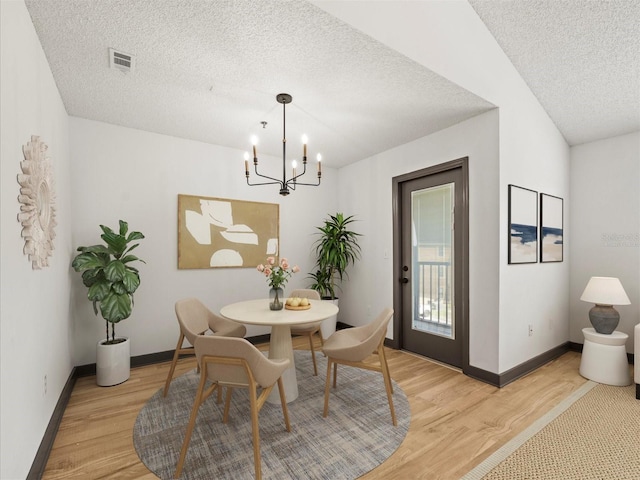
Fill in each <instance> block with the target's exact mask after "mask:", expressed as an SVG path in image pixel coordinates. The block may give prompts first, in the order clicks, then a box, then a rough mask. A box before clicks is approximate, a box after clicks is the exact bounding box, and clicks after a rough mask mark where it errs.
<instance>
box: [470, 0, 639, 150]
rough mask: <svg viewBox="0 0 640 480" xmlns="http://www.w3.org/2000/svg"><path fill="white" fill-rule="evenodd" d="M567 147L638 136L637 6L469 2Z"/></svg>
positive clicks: (631, 2)
mask: <svg viewBox="0 0 640 480" xmlns="http://www.w3.org/2000/svg"><path fill="white" fill-rule="evenodd" d="M469 3H470V4H471V6H472V7H473V8H474V10H475V11H476V12H477V13H478V15H479V16H480V18H481V19H482V21H483V22H484V23H485V25H486V26H487V28H488V29H489V31H490V32H491V34H492V35H493V36H494V37H495V38H496V40H497V41H498V43H499V44H500V46H501V47H502V50H503V51H504V52H505V53H506V55H507V56H508V57H509V58H510V60H511V62H512V63H513V65H514V66H515V67H516V69H517V70H518V72H519V73H520V75H521V76H522V78H523V79H524V80H525V82H526V83H527V84H528V85H529V88H530V89H531V91H532V92H533V93H534V95H535V96H536V97H537V98H538V101H539V102H540V104H541V105H542V106H543V108H544V109H545V110H546V111H547V113H548V114H549V116H550V117H551V118H552V119H553V121H554V122H555V124H556V126H557V127H558V129H559V130H560V131H561V132H562V134H563V135H564V137H565V139H566V140H567V142H568V143H569V144H570V145H577V144H581V143H585V142H590V141H593V140H597V139H601V138H606V137H611V136H614V135H620V134H624V133H629V132H632V131H637V130H640V1H639V0H513V1H500V0H469Z"/></svg>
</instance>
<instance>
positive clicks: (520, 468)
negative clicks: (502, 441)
mask: <svg viewBox="0 0 640 480" xmlns="http://www.w3.org/2000/svg"><path fill="white" fill-rule="evenodd" d="M476 479H483V480H515V479H527V480H614V479H615V480H638V479H640V400H636V398H635V385H631V386H628V387H613V386H609V385H600V384H597V383H594V382H587V383H586V384H585V385H584V386H583V387H581V388H580V389H579V390H578V391H576V392H575V393H574V394H573V395H572V396H571V397H570V398H568V399H567V400H565V401H564V402H563V403H561V404H560V405H558V406H557V407H556V408H554V409H553V410H552V411H551V412H549V413H548V414H547V415H545V416H544V417H542V418H541V419H539V420H538V421H536V422H535V423H534V424H533V425H532V426H531V427H529V428H528V429H527V430H525V431H524V432H523V433H522V434H520V435H518V436H517V437H516V438H514V439H513V440H512V441H511V442H509V443H507V444H506V445H504V446H503V447H502V448H501V449H500V450H498V451H497V452H495V453H494V454H493V455H492V456H490V457H489V458H487V459H486V460H485V461H484V462H483V463H482V464H480V465H479V466H478V467H476V468H475V469H473V470H472V471H471V472H469V473H468V474H467V475H465V476H464V477H463V480H476Z"/></svg>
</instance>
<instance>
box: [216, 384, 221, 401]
mask: <svg viewBox="0 0 640 480" xmlns="http://www.w3.org/2000/svg"><path fill="white" fill-rule="evenodd" d="M216 403H218V404H220V403H222V387H218V398H217V399H216Z"/></svg>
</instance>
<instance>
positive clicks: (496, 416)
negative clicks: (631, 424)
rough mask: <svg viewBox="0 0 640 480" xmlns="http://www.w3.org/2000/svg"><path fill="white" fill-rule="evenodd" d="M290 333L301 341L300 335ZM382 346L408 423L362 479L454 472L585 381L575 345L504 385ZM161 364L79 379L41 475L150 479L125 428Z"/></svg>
mask: <svg viewBox="0 0 640 480" xmlns="http://www.w3.org/2000/svg"><path fill="white" fill-rule="evenodd" d="M294 342H295V345H296V348H304V344H305V342H306V339H303V338H302V337H299V338H296V339H294ZM318 346H319V341H318ZM387 355H388V360H389V368H390V370H391V376H392V377H393V379H394V380H395V381H396V382H397V383H398V384H399V385H400V386H401V387H402V389H403V390H404V392H405V394H406V395H407V397H408V399H409V405H410V407H411V425H410V427H409V432H408V434H407V437H406V438H405V440H404V442H403V443H402V445H401V446H400V448H398V450H397V451H396V452H395V453H394V454H393V455H392V456H391V457H390V458H389V459H388V460H387V461H386V462H384V463H383V464H382V465H380V466H379V467H378V468H376V469H375V470H372V471H371V472H369V473H367V474H366V475H364V476H363V477H361V478H362V479H364V480H378V479H385V480H386V479H409V478H410V479H425V480H426V479H429V480H434V479H459V478H460V477H461V476H463V475H464V474H465V473H467V472H468V471H469V470H471V469H473V467H475V466H476V465H478V464H479V463H480V462H482V460H484V459H485V458H486V457H488V456H489V455H490V454H491V453H493V452H494V451H495V450H497V449H498V448H499V447H500V446H502V445H503V444H504V443H506V442H507V441H508V440H510V439H511V438H513V437H514V436H515V435H517V434H518V433H519V432H521V431H522V430H524V429H525V428H526V427H528V426H529V425H530V424H531V423H533V422H534V421H535V420H536V419H538V418H539V417H541V416H542V415H544V414H545V413H546V412H548V411H549V410H551V409H552V408H553V407H554V406H555V405H557V404H558V403H559V402H560V401H561V400H563V399H564V398H566V397H567V396H568V395H570V394H571V393H572V392H573V391H574V390H576V389H577V388H579V387H580V386H581V385H582V384H583V383H585V382H586V380H585V379H584V378H582V377H581V376H580V375H579V373H578V368H579V364H580V354H579V353H576V352H568V353H566V354H564V355H563V356H561V357H560V358H558V359H556V360H554V361H552V362H550V363H548V364H546V365H544V366H543V367H541V368H539V369H538V370H536V371H535V372H533V373H531V374H529V375H527V376H525V377H523V378H521V379H519V380H517V381H515V382H513V383H511V384H509V385H507V386H506V387H503V388H502V389H498V388H495V387H492V386H490V385H487V384H485V383H482V382H480V381H477V380H474V379H472V378H469V377H467V376H465V375H463V374H461V373H459V372H457V371H455V370H453V369H450V368H447V367H444V366H441V365H438V364H436V363H433V362H431V361H429V360H426V359H423V358H421V357H418V356H415V355H412V354H409V353H406V352H402V351H398V350H390V349H387ZM193 368H195V359H193V357H191V358H186V359H182V360H180V361H179V363H178V367H177V368H176V376H178V375H180V374H182V373H184V372H186V371H188V370H190V369H193ZM168 369H169V363H162V364H157V365H152V366H147V367H140V368H135V369H132V370H131V378H130V379H129V380H128V381H126V382H125V383H123V384H122V385H118V386H115V387H109V388H104V387H98V386H96V385H95V377H85V378H80V379H78V381H77V382H76V385H75V387H74V390H73V393H72V395H71V399H70V401H69V405H68V406H67V409H66V411H65V414H64V417H63V419H62V423H61V425H60V429H59V431H58V435H57V436H56V439H55V443H54V446H53V449H52V451H51V455H50V457H49V461H48V463H47V467H46V471H45V474H44V476H43V478H44V479H45V480H46V479H51V480H52V479H62V478H64V479H83V480H84V479H99V478H117V479H154V478H157V477H156V476H155V475H153V474H152V473H151V472H149V470H147V468H146V467H145V466H144V465H143V464H142V462H140V460H139V459H138V455H137V454H136V451H135V449H134V446H133V438H132V432H133V425H134V422H135V420H136V416H137V415H138V412H139V411H140V409H141V408H142V407H143V405H144V404H145V402H146V401H147V400H148V399H149V398H150V397H151V396H152V395H153V394H154V393H155V392H156V391H157V390H158V389H160V388H162V387H163V384H164V381H165V379H166V375H167V371H168ZM321 375H322V373H321ZM380 394H381V395H384V389H382V390H381V391H380ZM291 421H292V422H294V421H295V419H293V418H292V419H291Z"/></svg>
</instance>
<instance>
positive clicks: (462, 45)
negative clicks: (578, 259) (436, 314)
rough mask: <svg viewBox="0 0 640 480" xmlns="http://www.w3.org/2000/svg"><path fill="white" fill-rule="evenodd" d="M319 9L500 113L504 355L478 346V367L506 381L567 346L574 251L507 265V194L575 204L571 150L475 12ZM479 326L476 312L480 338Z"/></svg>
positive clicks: (376, 6)
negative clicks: (558, 259) (529, 193)
mask: <svg viewBox="0 0 640 480" xmlns="http://www.w3.org/2000/svg"><path fill="white" fill-rule="evenodd" d="M312 3H314V4H316V5H317V6H319V7H320V8H323V9H325V10H326V11H328V12H329V13H331V14H333V15H335V16H336V17H338V18H340V19H342V20H343V21H345V22H347V23H349V24H351V25H352V26H354V27H355V28H358V29H360V30H361V31H363V32H364V33H366V34H368V35H371V36H372V37H373V38H375V39H377V40H379V41H381V42H383V43H385V44H386V45H388V46H390V47H392V48H394V49H396V50H397V51H399V52H400V53H403V54H404V55H407V56H408V57H409V58H412V59H413V60H415V61H417V62H419V63H420V64H422V65H424V66H426V67H427V68H429V69H431V70H433V71H434V72H436V73H438V74H440V75H442V76H443V77H445V78H447V79H448V80H450V81H452V82H454V83H457V84H458V85H460V86H462V87H463V88H466V89H467V90H469V91H471V92H473V93H475V94H476V95H479V96H481V97H482V98H484V99H486V100H488V101H489V102H491V103H493V104H495V105H496V106H498V107H499V109H500V126H499V168H498V169H497V170H495V171H493V172H492V173H493V174H494V175H497V176H498V178H499V180H498V181H497V183H496V182H495V181H494V184H495V186H494V188H495V189H494V190H493V194H494V195H498V197H499V207H498V208H499V211H500V222H499V226H498V227H497V230H494V231H493V232H492V233H493V234H494V238H493V241H494V242H499V244H500V258H499V267H500V268H499V272H498V275H499V284H497V285H492V286H494V287H495V288H496V289H497V290H495V291H492V292H487V293H488V294H489V297H491V298H493V297H494V296H495V295H498V294H499V309H498V313H499V319H498V321H499V339H498V342H499V349H496V350H493V351H491V352H479V351H474V347H472V349H471V352H470V356H471V361H472V364H474V365H475V366H477V367H479V368H484V369H486V370H489V371H491V372H494V373H501V372H504V371H506V370H508V369H510V368H512V367H514V366H517V365H519V364H521V363H523V362H525V361H527V360H529V359H531V358H533V357H535V356H536V355H539V354H541V353H544V352H546V351H548V350H550V349H551V348H553V347H555V346H558V345H560V344H563V343H564V342H566V341H568V339H569V338H568V337H569V303H568V298H569V287H568V285H569V258H568V252H566V249H565V254H566V256H565V261H564V262H562V263H557V264H553V265H552V264H535V265H530V266H525V265H517V266H516V265H507V238H508V237H507V212H508V195H507V193H508V184H509V183H514V184H517V185H520V186H523V187H526V188H530V189H532V190H536V191H539V192H544V193H549V194H552V195H555V196H558V197H562V198H564V199H565V200H568V198H569V147H568V145H567V144H566V142H565V141H564V139H563V138H562V136H561V135H560V133H559V132H558V130H557V128H556V127H555V125H554V124H553V122H551V120H550V119H549V117H548V115H547V114H546V113H545V112H544V110H543V109H542V107H541V106H540V105H539V103H538V101H537V100H536V98H535V97H534V96H533V94H532V93H531V91H530V90H529V88H528V87H527V86H526V84H525V83H524V81H523V80H522V78H521V77H520V76H519V74H518V73H517V72H516V70H515V68H514V67H513V65H512V64H511V62H510V61H509V60H508V59H507V57H506V56H505V55H504V52H503V51H502V50H501V49H500V47H499V46H498V44H497V42H496V41H495V39H494V38H493V37H492V36H491V34H490V33H489V31H488V30H487V28H486V26H485V25H484V24H483V23H482V21H481V20H480V18H479V17H478V16H477V14H476V13H475V11H474V10H473V8H472V7H471V6H470V5H469V4H468V3H467V2H466V1H464V0H450V1H442V2H433V1H414V2H375V3H372V2H358V1H323V0H316V1H313V2H312ZM460 141H464V140H462V139H460ZM341 185H342V178H341ZM343 188H346V187H343ZM564 206H565V221H566V220H568V210H567V206H568V202H565V205H564ZM341 207H342V205H341ZM566 224H567V223H565V225H566ZM389 227H390V224H389ZM565 230H566V229H565ZM565 233H566V237H567V239H569V238H570V232H568V231H566V232H565ZM471 261H473V260H471ZM483 287H486V286H484V285H483ZM474 288H476V285H471V286H470V289H471V290H473V289H474ZM474 318H475V313H474V312H473V311H471V312H470V321H471V329H472V330H473V329H474V325H473V322H474V321H475V320H474ZM529 325H533V329H534V335H533V336H531V337H530V336H529V335H528V326H529ZM475 328H476V331H479V330H481V329H482V328H483V326H477V327H475ZM494 333H495V332H493V331H492V330H491V331H482V335H484V336H490V335H493V334H494ZM493 342H495V340H493ZM493 342H492V343H493ZM473 359H475V362H477V363H473V362H474V360H473Z"/></svg>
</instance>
